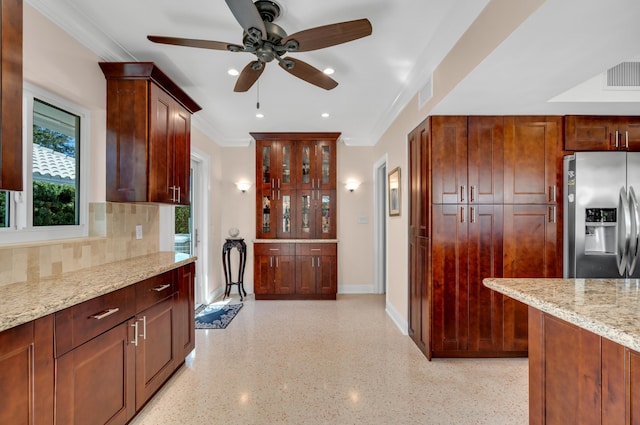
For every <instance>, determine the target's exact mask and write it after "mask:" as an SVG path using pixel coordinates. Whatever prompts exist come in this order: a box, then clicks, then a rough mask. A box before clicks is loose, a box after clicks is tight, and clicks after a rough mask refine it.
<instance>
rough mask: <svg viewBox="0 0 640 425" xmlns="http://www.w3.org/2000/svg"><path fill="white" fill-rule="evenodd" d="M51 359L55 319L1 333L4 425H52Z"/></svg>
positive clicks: (0, 402) (1, 417) (0, 388)
mask: <svg viewBox="0 0 640 425" xmlns="http://www.w3.org/2000/svg"><path fill="white" fill-rule="evenodd" d="M52 359H53V316H51V315H50V316H45V317H43V318H41V319H38V320H36V321H33V322H29V323H25V324H23V325H20V326H17V327H15V328H11V329H8V330H5V331H3V332H0V382H1V383H2V384H1V385H0V423H1V424H16V425H31V424H36V425H37V424H53V412H54V409H53V391H54V367H53V362H52ZM65 423H69V422H65Z"/></svg>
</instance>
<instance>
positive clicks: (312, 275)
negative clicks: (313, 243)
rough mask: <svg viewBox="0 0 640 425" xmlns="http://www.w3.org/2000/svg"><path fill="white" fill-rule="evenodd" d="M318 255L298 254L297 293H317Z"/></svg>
mask: <svg viewBox="0 0 640 425" xmlns="http://www.w3.org/2000/svg"><path fill="white" fill-rule="evenodd" d="M316 262H317V257H315V256H313V255H299V256H296V276H297V279H296V280H297V281H296V294H307V295H311V294H315V293H316V292H317V290H316V284H317V280H318V275H317V270H318V268H319V264H316Z"/></svg>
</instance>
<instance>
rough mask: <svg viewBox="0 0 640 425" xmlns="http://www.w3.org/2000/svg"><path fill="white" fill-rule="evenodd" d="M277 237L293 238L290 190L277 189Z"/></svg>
mask: <svg viewBox="0 0 640 425" xmlns="http://www.w3.org/2000/svg"><path fill="white" fill-rule="evenodd" d="M276 202H277V204H278V207H277V210H278V216H277V220H278V221H277V226H278V230H277V237H278V238H284V239H290V238H293V237H294V235H293V231H294V227H293V223H294V217H295V216H294V213H293V205H292V202H293V196H292V195H291V191H289V190H279V191H278V197H277V201H276Z"/></svg>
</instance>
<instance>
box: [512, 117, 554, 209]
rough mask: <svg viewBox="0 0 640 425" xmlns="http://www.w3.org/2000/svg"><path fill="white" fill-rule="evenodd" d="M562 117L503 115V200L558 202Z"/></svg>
mask: <svg viewBox="0 0 640 425" xmlns="http://www.w3.org/2000/svg"><path fill="white" fill-rule="evenodd" d="M561 129H562V118H561V117H505V118H504V203H505V204H548V203H555V202H556V201H557V195H558V193H557V191H558V182H559V181H560V178H559V177H560V174H559V173H560V168H559V166H560V163H559V162H558V161H559V159H560V158H561V152H560V150H559V149H560V144H559V142H560V131H561Z"/></svg>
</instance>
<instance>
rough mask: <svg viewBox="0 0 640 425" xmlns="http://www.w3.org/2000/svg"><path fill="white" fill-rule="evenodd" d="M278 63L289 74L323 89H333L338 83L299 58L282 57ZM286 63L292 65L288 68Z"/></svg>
mask: <svg viewBox="0 0 640 425" xmlns="http://www.w3.org/2000/svg"><path fill="white" fill-rule="evenodd" d="M279 63H280V67H281V68H282V69H284V70H285V71H287V72H288V73H289V74H292V75H295V76H296V77H298V78H300V79H302V80H304V81H306V82H307V83H311V84H313V85H316V86H318V87H321V88H323V89H325V90H331V89H334V88H336V86H337V85H338V82H337V81H336V80H334V79H333V78H331V77H329V76H328V75H326V74H325V73H323V72H322V71H320V70H319V69H317V68H314V67H313V66H311V65H309V64H308V63H306V62H303V61H301V60H300V59H293V58H289V57H287V59H284V60H282V61H280V62H279ZM287 63H293V67H291V68H289V67H288V66H287Z"/></svg>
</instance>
